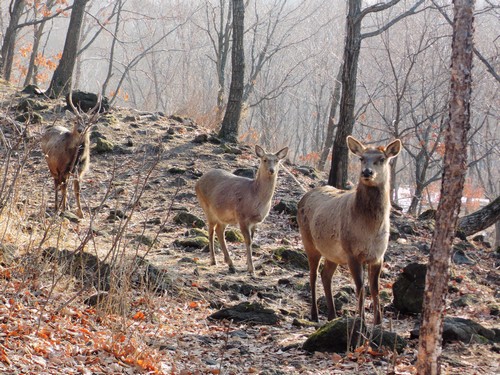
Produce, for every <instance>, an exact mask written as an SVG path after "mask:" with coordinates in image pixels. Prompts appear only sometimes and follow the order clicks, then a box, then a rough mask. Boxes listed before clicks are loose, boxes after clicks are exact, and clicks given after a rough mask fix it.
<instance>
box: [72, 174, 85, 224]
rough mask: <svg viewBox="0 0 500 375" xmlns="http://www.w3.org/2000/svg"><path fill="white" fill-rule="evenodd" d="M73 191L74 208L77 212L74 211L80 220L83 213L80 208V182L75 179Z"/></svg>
mask: <svg viewBox="0 0 500 375" xmlns="http://www.w3.org/2000/svg"><path fill="white" fill-rule="evenodd" d="M73 190H74V191H75V199H76V206H77V207H78V210H77V211H76V216H78V217H79V218H80V219H81V218H83V211H82V206H81V204H80V180H79V179H78V178H75V179H74V180H73Z"/></svg>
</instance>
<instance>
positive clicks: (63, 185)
mask: <svg viewBox="0 0 500 375" xmlns="http://www.w3.org/2000/svg"><path fill="white" fill-rule="evenodd" d="M79 120H80V119H77V120H76V121H75V124H74V126H73V129H72V130H69V129H66V128H65V127H63V126H52V127H49V128H47V130H46V131H45V133H44V134H43V136H42V141H41V144H42V151H43V154H44V155H45V160H46V161H47V165H48V166H49V170H50V174H51V175H52V177H53V178H54V188H55V200H54V205H55V211H56V212H57V211H58V209H59V208H60V207H61V209H62V210H63V211H64V210H65V209H66V195H67V184H68V180H69V177H70V176H71V175H73V176H74V179H73V190H74V192H75V198H76V204H77V206H78V210H77V213H76V214H77V216H78V217H80V218H82V217H83V211H82V207H81V204H80V178H81V177H82V176H83V174H84V173H85V172H86V171H87V170H88V167H89V160H90V151H89V150H90V135H89V126H85V124H82V122H81V121H79ZM59 189H61V195H62V200H61V203H60V205H59V204H58V190H59Z"/></svg>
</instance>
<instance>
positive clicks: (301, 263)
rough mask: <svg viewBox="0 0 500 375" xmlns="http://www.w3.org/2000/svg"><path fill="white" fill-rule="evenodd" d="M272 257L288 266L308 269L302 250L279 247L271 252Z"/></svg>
mask: <svg viewBox="0 0 500 375" xmlns="http://www.w3.org/2000/svg"><path fill="white" fill-rule="evenodd" d="M273 257H274V258H275V259H277V260H279V261H281V262H283V263H285V264H287V265H289V266H292V267H294V268H299V269H303V270H308V269H309V262H308V261H307V256H306V254H305V253H304V252H303V251H297V250H292V249H289V248H287V247H280V248H278V249H276V250H274V252H273Z"/></svg>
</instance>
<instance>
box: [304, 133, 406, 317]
mask: <svg viewBox="0 0 500 375" xmlns="http://www.w3.org/2000/svg"><path fill="white" fill-rule="evenodd" d="M347 145H348V147H349V150H350V151H351V152H352V153H353V154H355V155H357V156H359V158H360V161H361V173H360V176H359V182H358V186H357V188H356V189H355V190H351V191H344V190H339V189H336V188H334V187H331V186H323V187H319V188H315V189H313V190H311V191H309V192H308V193H306V194H305V195H304V196H303V197H302V199H301V200H300V202H299V204H298V217H297V220H298V223H299V228H300V234H301V237H302V242H303V244H304V249H305V252H306V254H307V258H308V261H309V276H310V284H311V297H312V307H311V319H312V320H314V321H318V307H317V301H316V279H317V273H318V265H319V262H320V260H321V258H324V259H325V263H324V267H323V270H322V271H321V281H322V283H323V288H324V290H325V295H326V301H327V307H328V320H331V319H333V318H334V317H335V315H336V314H335V309H334V304H333V297H332V285H331V284H332V275H333V273H334V272H335V270H336V268H337V266H338V265H339V264H341V265H347V266H348V267H349V270H350V273H351V275H352V277H353V279H354V283H355V284H356V292H357V297H358V309H359V313H360V316H361V317H363V314H364V285H363V284H364V282H363V267H364V265H367V268H368V278H369V286H370V293H371V296H372V299H373V309H374V321H375V324H380V322H381V312H380V306H379V296H378V294H379V277H380V271H381V269H382V264H383V261H384V253H385V251H386V249H387V245H388V242H389V225H390V223H389V214H390V209H391V202H390V194H389V193H390V164H389V161H390V160H391V159H392V158H394V157H396V156H397V155H398V154H399V152H400V151H401V141H400V140H399V139H396V140H395V141H393V142H391V143H390V144H388V145H387V146H386V147H378V148H374V147H365V146H364V145H363V144H362V143H361V142H359V141H358V140H356V139H355V138H353V137H351V136H349V137H347Z"/></svg>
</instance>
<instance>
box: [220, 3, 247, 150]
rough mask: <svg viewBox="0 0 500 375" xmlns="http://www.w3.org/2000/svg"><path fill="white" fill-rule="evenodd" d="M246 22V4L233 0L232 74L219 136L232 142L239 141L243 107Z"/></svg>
mask: <svg viewBox="0 0 500 375" xmlns="http://www.w3.org/2000/svg"><path fill="white" fill-rule="evenodd" d="M244 24H245V4H244V3H243V0H233V43H232V51H231V62H232V75H231V87H230V89H229V99H228V103H227V108H226V113H225V115H224V119H223V120H222V126H221V128H220V131H219V136H220V137H221V138H222V139H225V140H227V141H230V142H237V141H238V132H239V126H240V119H241V111H242V107H243V88H244V80H245V52H244V45H243V33H244Z"/></svg>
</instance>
